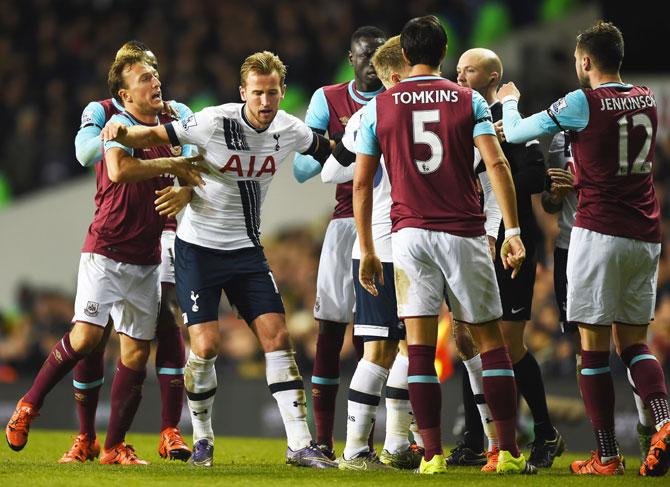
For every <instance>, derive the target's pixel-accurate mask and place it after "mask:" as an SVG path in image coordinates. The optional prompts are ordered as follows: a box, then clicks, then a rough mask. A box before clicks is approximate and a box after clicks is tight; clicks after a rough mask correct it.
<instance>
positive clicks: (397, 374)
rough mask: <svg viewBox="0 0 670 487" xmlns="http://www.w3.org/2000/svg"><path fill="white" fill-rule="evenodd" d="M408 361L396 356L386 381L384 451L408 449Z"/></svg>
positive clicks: (410, 408) (401, 356)
mask: <svg viewBox="0 0 670 487" xmlns="http://www.w3.org/2000/svg"><path fill="white" fill-rule="evenodd" d="M408 365H409V359H408V358H407V357H405V356H404V355H400V354H398V355H396V358H395V362H393V366H392V367H391V370H390V372H389V378H388V380H387V381H386V438H384V450H386V451H388V452H389V453H399V452H401V451H405V450H407V448H409V439H408V434H409V425H410V423H411V422H412V405H411V404H410V402H409V391H408V390H407V367H408Z"/></svg>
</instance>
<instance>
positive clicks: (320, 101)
mask: <svg viewBox="0 0 670 487" xmlns="http://www.w3.org/2000/svg"><path fill="white" fill-rule="evenodd" d="M329 122H330V110H329V109H328V102H327V101H326V95H325V94H324V92H323V88H319V89H318V90H316V91H315V92H314V94H313V95H312V99H311V100H310V102H309V106H308V107H307V114H306V115H305V123H306V124H307V126H308V127H310V128H311V129H312V130H313V131H314V132H315V133H316V134H319V135H324V134H325V133H326V130H327V129H328V123H329ZM322 167H323V164H319V162H318V161H316V160H315V159H314V158H312V157H310V156H308V155H305V154H300V153H298V154H296V155H295V158H294V159H293V177H295V179H296V181H298V182H299V183H304V182H305V181H307V180H308V179H311V178H313V177H314V176H316V175H317V174H319V173H320V172H321V168H322Z"/></svg>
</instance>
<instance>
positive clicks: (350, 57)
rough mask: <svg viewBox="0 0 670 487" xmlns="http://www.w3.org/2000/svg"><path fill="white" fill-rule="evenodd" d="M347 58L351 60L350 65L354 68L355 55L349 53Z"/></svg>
mask: <svg viewBox="0 0 670 487" xmlns="http://www.w3.org/2000/svg"><path fill="white" fill-rule="evenodd" d="M347 58H348V59H349V64H351V65H352V66H353V65H354V55H353V54H352V53H351V51H349V54H348V55H347Z"/></svg>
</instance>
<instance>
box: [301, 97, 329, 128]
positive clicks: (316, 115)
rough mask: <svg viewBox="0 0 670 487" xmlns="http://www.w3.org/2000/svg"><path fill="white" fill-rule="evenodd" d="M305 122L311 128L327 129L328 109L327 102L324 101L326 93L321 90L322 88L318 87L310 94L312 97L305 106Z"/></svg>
mask: <svg viewBox="0 0 670 487" xmlns="http://www.w3.org/2000/svg"><path fill="white" fill-rule="evenodd" d="M305 123H306V124H307V126H308V127H310V128H313V129H317V130H324V131H325V130H328V124H329V123H330V110H329V109H328V102H327V101H326V94H325V93H324V92H323V88H319V89H318V90H316V91H315V92H314V94H313V95H312V99H311V100H310V102H309V106H308V107H307V114H306V115H305Z"/></svg>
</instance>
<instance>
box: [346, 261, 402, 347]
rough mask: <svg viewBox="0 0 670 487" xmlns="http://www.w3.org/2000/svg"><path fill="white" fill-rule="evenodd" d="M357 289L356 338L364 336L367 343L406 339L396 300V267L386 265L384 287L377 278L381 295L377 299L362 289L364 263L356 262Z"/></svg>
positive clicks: (383, 264) (355, 286)
mask: <svg viewBox="0 0 670 487" xmlns="http://www.w3.org/2000/svg"><path fill="white" fill-rule="evenodd" d="M352 263H353V265H352V271H353V275H354V290H355V291H356V312H355V313H354V335H356V336H361V337H363V341H366V342H372V341H379V340H404V339H405V323H404V322H403V321H402V320H401V319H399V318H398V305H397V301H396V297H395V279H394V276H393V264H392V263H391V262H382V266H383V268H384V285H383V286H380V285H379V283H378V282H377V280H376V279H375V284H376V286H377V290H378V291H379V295H378V296H373V295H372V294H370V293H369V292H367V291H366V290H365V289H363V286H361V283H360V281H359V280H358V269H359V267H360V260H358V259H353V260H352Z"/></svg>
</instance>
